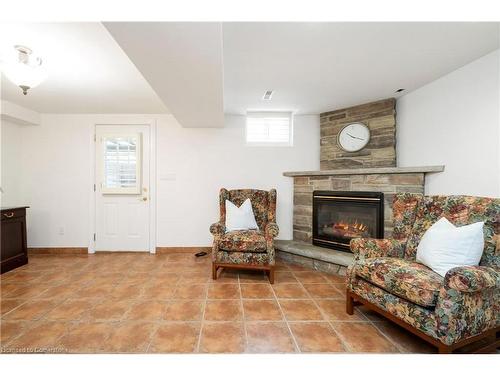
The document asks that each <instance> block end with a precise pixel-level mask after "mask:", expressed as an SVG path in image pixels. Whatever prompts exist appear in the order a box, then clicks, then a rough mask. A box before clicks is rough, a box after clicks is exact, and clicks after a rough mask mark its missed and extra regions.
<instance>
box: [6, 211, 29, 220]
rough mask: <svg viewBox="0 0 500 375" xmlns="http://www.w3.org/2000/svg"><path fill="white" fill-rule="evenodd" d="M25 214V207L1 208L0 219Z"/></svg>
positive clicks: (15, 217) (14, 217)
mask: <svg viewBox="0 0 500 375" xmlns="http://www.w3.org/2000/svg"><path fill="white" fill-rule="evenodd" d="M24 216H26V209H24V208H21V209H19V208H18V209H13V210H2V213H1V218H2V221H4V220H10V219H17V218H20V217H24Z"/></svg>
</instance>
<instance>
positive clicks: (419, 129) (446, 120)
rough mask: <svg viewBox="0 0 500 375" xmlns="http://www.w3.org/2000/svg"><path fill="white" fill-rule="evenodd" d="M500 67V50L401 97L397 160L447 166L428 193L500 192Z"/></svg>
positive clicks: (434, 178)
mask: <svg viewBox="0 0 500 375" xmlns="http://www.w3.org/2000/svg"><path fill="white" fill-rule="evenodd" d="M499 66H500V52H499V50H497V51H495V52H492V53H490V54H488V55H486V56H484V57H482V58H480V59H478V60H476V61H473V62H472V63H470V64H468V65H466V66H464V67H462V68H460V69H458V70H456V71H454V72H452V73H450V74H448V75H446V76H444V77H442V78H440V79H438V80H436V81H434V82H431V83H429V84H428V85H426V86H423V87H422V88H420V89H418V90H415V91H413V92H410V93H408V94H406V95H404V96H403V97H401V98H399V99H398V101H397V124H398V125H397V126H398V127H397V153H398V165H399V166H418V165H437V164H444V165H445V171H444V173H436V174H431V175H428V178H427V179H426V187H425V188H426V193H427V194H467V195H478V196H491V197H499V196H500V117H499V100H500V98H499V90H500V85H499Z"/></svg>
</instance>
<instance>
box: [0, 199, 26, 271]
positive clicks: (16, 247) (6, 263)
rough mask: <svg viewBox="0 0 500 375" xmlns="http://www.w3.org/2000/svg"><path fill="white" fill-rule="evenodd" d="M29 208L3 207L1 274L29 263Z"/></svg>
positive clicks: (0, 252)
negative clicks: (27, 226)
mask: <svg viewBox="0 0 500 375" xmlns="http://www.w3.org/2000/svg"><path fill="white" fill-rule="evenodd" d="M27 208H28V207H5V208H4V207H2V209H1V213H0V215H1V223H0V226H1V231H2V237H1V248H0V254H1V273H4V272H7V271H10V270H12V269H14V268H17V267H20V266H22V265H24V264H26V263H28V247H27V241H26V209H27Z"/></svg>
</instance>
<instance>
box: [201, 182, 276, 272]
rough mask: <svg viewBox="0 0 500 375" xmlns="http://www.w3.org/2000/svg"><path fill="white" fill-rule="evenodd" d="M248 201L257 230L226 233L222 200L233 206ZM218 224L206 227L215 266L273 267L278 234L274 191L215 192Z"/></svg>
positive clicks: (224, 203) (224, 208) (225, 190)
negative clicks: (208, 231) (226, 264)
mask: <svg viewBox="0 0 500 375" xmlns="http://www.w3.org/2000/svg"><path fill="white" fill-rule="evenodd" d="M247 198H250V202H251V203H252V209H253V212H254V215H255V221H256V222H257V225H258V227H259V230H248V231H232V232H228V233H226V228H225V222H226V200H229V201H231V202H232V203H234V204H235V205H236V206H238V207H239V206H241V204H242V203H243V202H244V201H245V200H246V199H247ZM219 209H220V219H219V222H217V223H214V224H212V225H211V226H210V233H212V235H213V236H214V242H213V246H212V260H213V261H214V262H216V263H231V264H258V265H262V264H270V265H274V258H275V253H274V238H275V237H276V236H277V235H278V233H279V228H278V225H277V224H276V190H275V189H271V190H270V191H264V190H255V189H239V190H227V189H224V188H223V189H221V190H220V193H219Z"/></svg>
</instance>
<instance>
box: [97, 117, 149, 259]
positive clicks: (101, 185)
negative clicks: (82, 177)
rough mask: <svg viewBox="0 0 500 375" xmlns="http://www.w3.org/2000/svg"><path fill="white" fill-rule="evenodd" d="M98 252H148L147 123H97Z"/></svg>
mask: <svg viewBox="0 0 500 375" xmlns="http://www.w3.org/2000/svg"><path fill="white" fill-rule="evenodd" d="M95 139H96V142H95V143H96V158H95V160H96V169H95V171H96V173H95V175H96V181H95V193H96V200H95V201H96V235H95V250H96V251H149V241H150V239H149V232H150V231H149V226H150V222H149V218H150V215H149V210H150V199H149V179H150V176H149V163H150V155H149V152H150V147H149V146H150V145H149V143H150V127H149V126H148V125H96V138H95Z"/></svg>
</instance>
